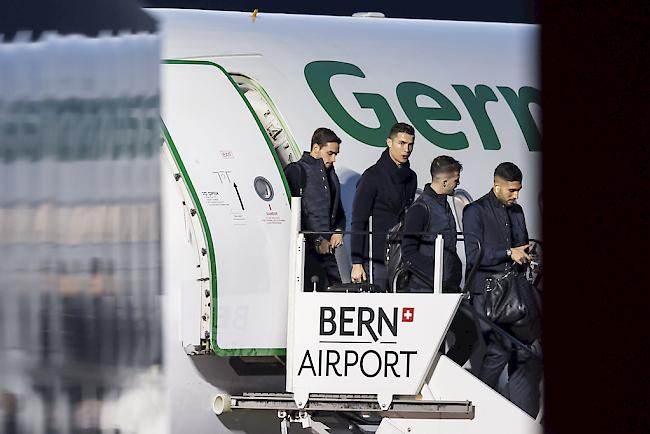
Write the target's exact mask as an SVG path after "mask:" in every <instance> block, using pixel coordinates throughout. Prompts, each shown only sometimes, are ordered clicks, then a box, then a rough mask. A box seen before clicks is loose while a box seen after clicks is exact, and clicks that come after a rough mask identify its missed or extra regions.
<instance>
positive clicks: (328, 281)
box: [303, 248, 341, 292]
mask: <svg viewBox="0 0 650 434" xmlns="http://www.w3.org/2000/svg"><path fill="white" fill-rule="evenodd" d="M303 281H304V286H303V288H304V291H305V292H311V291H313V290H314V284H315V287H316V291H326V290H327V288H328V287H329V286H331V285H334V284H337V283H341V274H340V273H339V265H338V263H337V262H336V256H335V255H334V254H333V253H328V254H326V255H321V254H320V253H318V252H316V251H315V250H314V249H311V248H307V250H306V252H305V274H304V279H303Z"/></svg>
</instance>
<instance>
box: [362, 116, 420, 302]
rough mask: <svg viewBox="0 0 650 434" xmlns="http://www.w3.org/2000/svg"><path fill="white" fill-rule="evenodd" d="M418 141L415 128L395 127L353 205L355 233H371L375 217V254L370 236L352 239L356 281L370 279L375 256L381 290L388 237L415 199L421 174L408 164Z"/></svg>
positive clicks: (375, 275) (384, 285)
mask: <svg viewBox="0 0 650 434" xmlns="http://www.w3.org/2000/svg"><path fill="white" fill-rule="evenodd" d="M414 142H415V130H414V129H413V127H412V126H411V125H409V124H405V123H401V122H400V123H397V124H395V125H393V127H392V128H391V130H390V132H389V134H388V138H387V139H386V144H387V146H388V149H386V150H385V151H384V152H383V153H382V154H381V157H380V158H379V160H377V163H375V164H374V165H372V166H370V167H369V168H368V169H367V170H366V171H365V172H364V173H363V175H361V178H360V179H359V182H358V184H357V191H356V193H355V195H354V202H353V204H352V231H354V232H367V231H368V230H369V224H368V222H369V217H370V216H372V228H371V230H372V232H373V235H372V238H371V239H372V252H369V242H368V240H369V239H370V237H368V236H367V235H363V234H353V235H352V237H351V242H352V246H351V247H352V248H351V251H352V273H351V276H350V277H351V280H352V281H353V282H361V281H362V280H367V278H368V274H369V272H370V270H369V268H368V267H369V263H370V262H371V261H370V255H369V253H371V255H372V273H373V281H374V283H375V284H376V285H377V286H379V288H380V289H384V290H385V289H386V288H387V287H388V283H387V281H386V265H385V263H384V255H385V245H386V234H387V232H388V229H390V228H391V227H392V226H394V225H395V224H397V222H398V221H399V219H400V217H401V215H402V213H403V212H404V210H405V209H406V208H407V207H408V206H409V205H410V204H411V203H412V202H413V198H414V197H415V190H416V189H417V183H418V182H417V175H416V174H415V172H414V171H413V170H411V168H410V167H409V161H408V160H409V157H410V156H411V153H412V152H413V144H414ZM364 266H365V267H364Z"/></svg>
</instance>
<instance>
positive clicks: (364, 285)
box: [327, 282, 385, 292]
mask: <svg viewBox="0 0 650 434" xmlns="http://www.w3.org/2000/svg"><path fill="white" fill-rule="evenodd" d="M327 292H385V291H383V290H381V289H380V288H379V286H377V285H375V284H374V283H370V282H359V283H353V282H350V283H336V284H334V285H332V286H330V287H328V288H327Z"/></svg>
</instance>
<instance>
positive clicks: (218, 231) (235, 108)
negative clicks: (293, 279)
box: [161, 60, 291, 356]
mask: <svg viewBox="0 0 650 434" xmlns="http://www.w3.org/2000/svg"><path fill="white" fill-rule="evenodd" d="M162 86H163V87H162V98H163V100H162V104H161V106H162V119H163V131H164V139H165V144H164V145H163V146H164V148H165V150H164V152H165V153H167V155H168V157H169V158H170V161H171V167H172V168H173V170H174V171H175V173H173V174H169V176H174V179H175V182H176V184H177V185H178V186H179V188H180V193H181V196H182V205H183V207H184V212H185V216H186V217H185V220H186V226H187V227H188V231H187V233H188V234H190V235H191V236H189V237H188V239H190V238H191V243H193V245H195V249H194V251H195V252H196V260H193V262H192V264H195V267H181V264H183V263H185V264H187V263H188V259H187V258H183V257H180V255H183V253H182V252H181V251H179V252H170V253H169V254H168V255H166V257H167V258H168V261H171V262H172V263H167V264H166V267H167V268H171V273H186V274H187V275H188V276H191V278H192V279H191V280H192V281H193V282H192V284H191V286H188V285H186V286H184V287H183V288H181V290H182V291H183V292H184V293H183V294H182V300H183V304H186V306H185V307H182V308H181V309H182V312H183V313H182V315H181V317H182V322H183V324H181V328H182V329H183V331H182V337H183V346H184V347H185V349H186V351H187V352H188V353H194V354H196V353H200V352H203V353H205V352H214V353H215V354H217V355H223V356H245V355H281V354H285V347H286V322H287V288H288V286H289V284H288V281H287V280H288V276H287V272H286V269H287V263H288V262H287V261H288V258H289V220H290V214H291V211H290V207H289V197H290V193H289V190H288V186H287V184H286V180H285V179H284V174H283V171H282V166H281V165H280V161H279V160H278V157H277V155H276V153H275V152H274V149H273V145H272V143H271V142H270V140H269V138H268V136H267V135H266V134H265V132H264V128H263V126H262V124H261V123H260V121H259V119H258V118H257V117H256V116H255V114H254V112H253V108H252V107H251V105H250V103H249V102H248V100H246V98H244V96H243V94H242V92H241V91H240V89H239V87H238V86H237V84H236V83H235V82H234V81H233V80H232V78H231V77H230V75H229V74H228V73H227V72H226V71H225V70H224V69H223V68H222V67H221V66H219V65H217V64H215V63H212V62H206V61H184V60H168V61H165V62H164V64H163V65H162ZM179 197H180V196H179ZM179 202H180V200H179ZM180 205H181V204H180V203H179V206H180ZM163 236H171V235H170V234H163ZM181 268H183V269H181ZM188 268H193V269H188ZM186 281H189V280H188V279H186ZM194 282H195V283H194ZM167 290H169V289H167ZM172 290H173V289H172ZM187 300H189V302H188V301H187ZM188 303H189V304H188ZM188 306H189V307H188ZM193 313H194V314H193ZM188 330H190V331H191V332H190V333H189V334H188V332H187V331H188ZM191 335H193V336H194V337H195V339H196V340H195V341H193V342H192V340H193V339H192V338H191V337H189V338H188V336H191ZM188 344H190V345H188Z"/></svg>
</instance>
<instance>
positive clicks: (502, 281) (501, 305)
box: [485, 264, 542, 344]
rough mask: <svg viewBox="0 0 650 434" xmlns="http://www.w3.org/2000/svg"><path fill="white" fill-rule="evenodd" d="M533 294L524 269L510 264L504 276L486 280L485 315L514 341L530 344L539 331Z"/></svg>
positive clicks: (536, 304)
mask: <svg viewBox="0 0 650 434" xmlns="http://www.w3.org/2000/svg"><path fill="white" fill-rule="evenodd" d="M534 291H535V288H534V287H533V285H532V284H531V283H530V282H529V281H528V279H527V278H526V274H525V268H524V267H522V266H519V265H517V264H513V265H512V266H510V267H508V268H507V269H506V271H505V272H503V273H500V274H497V275H494V276H492V277H488V278H487V279H486V293H485V314H486V316H487V317H488V318H489V319H490V320H492V321H493V322H494V323H496V324H497V325H499V326H502V327H504V328H506V329H507V330H509V331H510V333H512V335H513V336H514V337H516V338H517V339H519V340H521V341H522V342H524V343H527V344H529V343H532V342H534V341H535V340H536V339H538V338H539V336H540V334H541V329H542V315H541V309H540V306H539V304H538V301H537V298H536V296H535V292H534Z"/></svg>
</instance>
